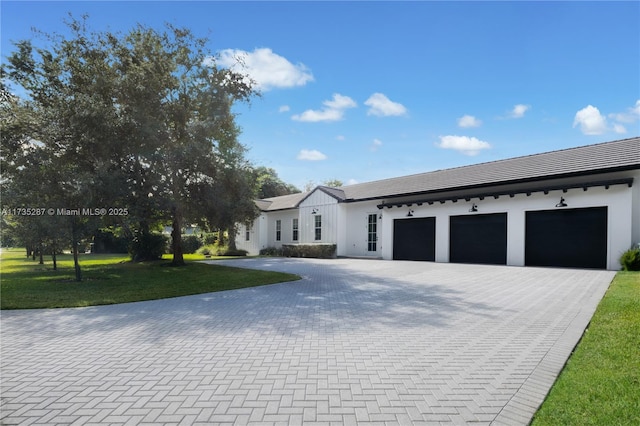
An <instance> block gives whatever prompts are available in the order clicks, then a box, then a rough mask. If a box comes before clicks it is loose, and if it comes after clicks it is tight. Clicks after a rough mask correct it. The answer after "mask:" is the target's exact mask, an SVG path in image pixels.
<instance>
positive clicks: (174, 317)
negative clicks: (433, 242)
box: [0, 259, 614, 425]
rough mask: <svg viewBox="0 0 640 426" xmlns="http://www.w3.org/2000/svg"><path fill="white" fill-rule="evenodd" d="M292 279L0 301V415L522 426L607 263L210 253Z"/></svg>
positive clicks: (591, 306) (596, 295)
mask: <svg viewBox="0 0 640 426" xmlns="http://www.w3.org/2000/svg"><path fill="white" fill-rule="evenodd" d="M227 263H231V264H237V265H242V266H246V267H255V268H272V269H276V270H280V271H287V272H294V273H298V274H300V275H302V276H303V277H304V278H303V280H301V281H297V282H291V283H283V284H275V285H270V286H264V287H257V288H249V289H243V290H234V291H227V292H221V293H212V294H205V295H199V296H188V297H181V298H175V299H166V300H160V301H153V302H141V303H130V304H123V305H114V306H103V307H92V308H81V309H59V310H42V311H39V310H30V311H2V313H1V327H2V328H1V334H0V338H1V340H0V343H1V345H2V346H1V356H2V360H1V366H0V367H1V370H0V372H1V379H2V383H1V386H2V387H1V389H2V395H1V396H2V406H1V407H0V408H1V410H2V411H1V414H0V423H2V424H3V425H13V424H40V425H42V424H46V425H54V424H74V425H76V424H115V425H121V424H153V425H161V424H167V425H168V424H202V425H205V424H206V425H211V424H222V423H236V424H245V423H255V424H260V425H266V424H302V423H304V424H309V425H312V424H327V425H328V424H380V425H382V424H394V425H395V424H477V425H482V424H487V425H488V424H513V425H525V424H527V423H528V422H529V421H530V419H531V416H532V415H533V413H534V412H535V410H536V408H537V407H538V405H539V404H540V403H541V402H542V400H543V398H544V396H545V394H546V393H547V391H548V389H549V387H550V386H551V385H552V383H553V381H554V379H555V377H556V376H557V374H558V372H559V371H560V369H561V368H562V366H563V364H564V362H565V361H566V359H567V357H568V356H569V354H570V352H571V350H572V348H573V347H574V346H575V344H576V343H577V341H578V339H579V338H580V336H581V334H582V332H583V330H584V328H585V327H586V325H587V324H588V321H589V320H590V318H591V316H592V314H593V312H594V310H595V307H596V305H597V304H598V302H599V301H600V299H601V297H602V296H603V294H604V292H605V290H606V288H607V287H608V284H609V283H610V281H611V279H612V278H613V275H614V273H613V272H607V271H583V270H568V269H564V270H560V269H543V268H517V267H502V266H484V265H481V266H478V265H453V264H435V263H424V262H400V261H394V262H390V261H379V260H359V259H358V260H356V259H337V260H311V259H295V260H294V259H244V260H239V261H237V262H227Z"/></svg>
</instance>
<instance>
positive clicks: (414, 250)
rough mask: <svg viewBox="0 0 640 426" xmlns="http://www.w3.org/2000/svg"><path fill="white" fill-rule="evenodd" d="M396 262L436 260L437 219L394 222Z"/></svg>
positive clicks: (397, 220)
mask: <svg viewBox="0 0 640 426" xmlns="http://www.w3.org/2000/svg"><path fill="white" fill-rule="evenodd" d="M393 259H394V260H426V261H432V262H433V261H435V260H436V218H435V217H420V218H415V219H395V220H394V221H393Z"/></svg>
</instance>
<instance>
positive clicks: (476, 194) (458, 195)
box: [377, 178, 633, 209]
mask: <svg viewBox="0 0 640 426" xmlns="http://www.w3.org/2000/svg"><path fill="white" fill-rule="evenodd" d="M613 185H627V186H628V187H629V188H631V186H633V178H618V179H608V180H596V181H586V182H573V183H564V184H561V183H555V184H549V185H541V186H531V187H522V186H518V187H513V188H509V187H508V186H506V187H503V188H501V189H495V190H491V188H485V189H484V190H482V189H478V190H475V191H474V190H470V191H469V190H468V191H451V192H448V193H446V194H445V193H438V194H433V195H424V196H422V197H415V198H413V199H407V198H405V199H402V200H397V201H390V200H385V201H383V202H382V203H381V204H378V205H377V207H378V209H383V208H385V207H386V208H391V207H394V206H395V207H401V206H412V205H414V204H416V205H418V206H421V205H423V204H425V203H426V204H429V205H432V204H434V203H440V204H444V203H445V202H447V201H452V202H454V203H456V202H458V201H459V200H464V201H470V200H471V199H473V198H478V199H480V200H483V199H485V198H489V197H493V198H494V199H498V198H500V197H502V196H509V197H510V198H513V197H515V196H516V194H527V196H529V195H531V194H533V193H537V192H543V193H545V194H548V193H549V192H551V191H560V190H561V191H562V192H567V191H568V190H569V189H577V188H582V190H583V191H586V190H587V189H589V188H593V187H601V186H603V187H605V189H609V187H611V186H613Z"/></svg>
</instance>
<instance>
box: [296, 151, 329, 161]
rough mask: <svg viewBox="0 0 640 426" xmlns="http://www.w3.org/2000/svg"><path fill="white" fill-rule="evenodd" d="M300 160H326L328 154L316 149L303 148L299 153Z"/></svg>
mask: <svg viewBox="0 0 640 426" xmlns="http://www.w3.org/2000/svg"><path fill="white" fill-rule="evenodd" d="M296 158H297V159H298V160H305V161H321V160H326V159H327V156H326V155H324V154H323V153H321V152H320V151H317V150H315V149H303V150H301V151H300V152H299V153H298V157H296Z"/></svg>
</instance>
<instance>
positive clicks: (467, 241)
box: [449, 213, 507, 265]
mask: <svg viewBox="0 0 640 426" xmlns="http://www.w3.org/2000/svg"><path fill="white" fill-rule="evenodd" d="M449 242H450V245H449V261H450V262H453V263H486V264H492V265H506V264H507V214H506V213H494V214H481V215H465V216H451V217H450V218H449Z"/></svg>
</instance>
